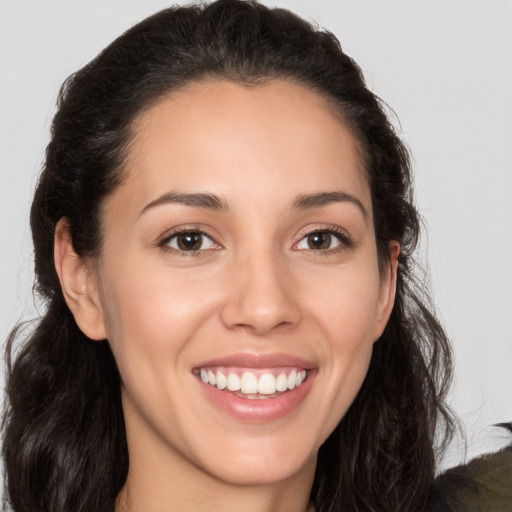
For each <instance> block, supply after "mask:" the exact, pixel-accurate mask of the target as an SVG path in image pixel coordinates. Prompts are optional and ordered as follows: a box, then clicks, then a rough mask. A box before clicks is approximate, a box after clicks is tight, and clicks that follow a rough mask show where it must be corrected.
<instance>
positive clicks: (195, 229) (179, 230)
mask: <svg viewBox="0 0 512 512" xmlns="http://www.w3.org/2000/svg"><path fill="white" fill-rule="evenodd" d="M187 233H197V234H200V235H202V236H204V237H206V238H208V239H209V240H211V241H212V242H213V243H214V244H215V245H216V247H215V248H209V249H198V250H195V251H192V250H191V251H185V250H180V249H176V248H174V247H170V246H169V242H170V241H171V240H172V239H173V238H175V237H177V236H179V235H185V234H187ZM156 245H157V246H158V247H159V248H160V249H162V250H164V251H166V252H171V253H174V254H178V255H180V256H199V255H201V254H202V253H205V252H209V251H212V250H213V251H215V250H219V249H223V246H222V245H221V244H220V243H219V242H217V240H216V237H214V235H212V234H211V233H209V232H208V230H207V229H205V228H204V227H199V226H194V225H181V226H176V227H174V228H172V229H171V230H169V231H167V232H166V233H165V234H163V235H162V236H161V237H160V238H159V239H158V241H157V243H156Z"/></svg>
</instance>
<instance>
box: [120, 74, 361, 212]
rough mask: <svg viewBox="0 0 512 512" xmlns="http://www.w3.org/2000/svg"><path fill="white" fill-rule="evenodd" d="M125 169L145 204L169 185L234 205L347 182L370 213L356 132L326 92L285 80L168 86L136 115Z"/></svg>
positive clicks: (128, 183)
mask: <svg viewBox="0 0 512 512" xmlns="http://www.w3.org/2000/svg"><path fill="white" fill-rule="evenodd" d="M125 170H126V179H125V182H124V185H123V186H124V187H130V188H131V189H132V191H133V192H134V193H135V194H136V196H137V197H134V198H133V199H134V202H135V203H139V204H138V206H139V207H140V206H141V203H143V202H144V201H148V200H150V199H151V198H152V196H154V195H155V194H159V193H160V194H161V193H162V192H165V191H166V189H169V190H176V191H179V192H190V191H203V190H204V191H208V192H213V193H218V194H220V195H228V196H229V195H232V196H233V197H232V198H231V200H233V201H235V202H236V201H238V200H240V198H241V197H244V196H245V195H247V194H250V195H254V194H256V193H257V192H258V191H259V192H260V193H261V194H263V195H269V193H270V191H272V194H274V195H275V196H276V198H277V197H278V196H282V201H283V202H284V203H285V202H286V201H287V200H288V199H287V198H289V197H292V196H293V197H295V196H296V195H299V194H301V193H304V192H325V191H330V190H337V189H343V190H345V191H346V192H349V193H352V194H355V195H357V196H358V197H359V199H360V200H361V202H362V203H363V204H365V206H366V207H367V209H368V211H371V206H370V203H371V200H370V197H369V189H368V186H367V180H366V178H365V172H364V169H363V165H362V163H361V158H360V157H359V151H358V147H357V142H356V140H355V139H354V137H353V135H352V133H351V131H350V130H349V129H348V127H347V126H346V125H345V124H344V122H343V121H342V118H341V116H340V114H339V113H338V112H337V111H335V109H334V108H333V106H332V105H331V104H330V103H329V102H328V101H327V100H326V99H325V98H324V97H323V96H321V95H320V94H317V93H315V92H312V91H311V90H309V89H306V88H305V87H303V86H301V85H298V84H295V83H291V82H287V81H277V80H276V81H271V82H268V83H266V84H264V85H257V86H243V85H239V84H235V83H231V82H226V81H207V82H202V83H194V84H191V85H189V86H187V87H186V88H184V89H181V90H179V91H177V92H172V93H170V94H169V95H167V96H165V97H163V98H161V99H160V100H158V101H157V102H156V103H155V104H153V105H152V106H151V107H150V108H149V109H147V110H146V111H144V112H143V113H142V114H140V115H139V117H138V118H137V119H136V120H135V122H134V124H133V139H132V141H131V145H130V148H129V151H128V157H127V161H126V169H125ZM123 186H122V187H121V188H123ZM347 189H348V190H347ZM237 196H238V197H237Z"/></svg>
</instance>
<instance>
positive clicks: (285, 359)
mask: <svg viewBox="0 0 512 512" xmlns="http://www.w3.org/2000/svg"><path fill="white" fill-rule="evenodd" d="M215 366H234V367H238V368H255V369H256V368H260V369H261V368H275V367H280V366H290V367H293V368H303V369H305V370H310V369H312V368H314V367H315V364H314V363H313V362H312V361H308V360H306V359H303V358H301V357H297V356H293V355H290V354H282V353H275V354H249V353H239V354H230V355H227V356H222V357H218V358H215V359H209V360H208V361H203V362H201V363H199V364H198V365H196V366H195V368H204V367H215Z"/></svg>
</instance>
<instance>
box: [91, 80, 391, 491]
mask: <svg viewBox="0 0 512 512" xmlns="http://www.w3.org/2000/svg"><path fill="white" fill-rule="evenodd" d="M125 176H126V179H125V180H124V182H123V184H122V185H121V186H120V187H119V188H118V189H117V190H116V191H115V192H114V193H113V194H112V195H111V196H110V197H109V198H108V199H107V201H106V202H105V204H104V208H103V217H102V230H103V245H102V249H101V255H100V257H99V262H98V264H97V266H96V268H97V274H96V278H97V288H98V297H99V298H98V312H99V318H100V321H101V323H102V325H103V327H104V330H105V334H106V337H107V338H108V340H109V342H110V344H111V347H112V350H113V352H114V355H115V358H116V361H117V364H118V366H119V370H120V374H121V378H122V396H123V407H124V412H125V418H126V426H127V436H128V443H129V449H130V463H131V464H132V462H133V463H135V461H137V460H142V459H143V458H144V457H146V458H147V459H148V460H149V459H151V464H153V465H156V466H159V465H160V466H161V467H162V468H163V467H169V466H173V467H175V468H180V471H183V472H186V471H188V469H187V468H191V467H193V468H195V470H199V471H201V472H202V473H204V474H208V475H211V476H213V477H215V478H218V479H221V480H223V481H227V482H233V483H265V482H271V481H282V480H284V479H287V478H291V477H293V475H295V474H298V473H300V472H301V471H305V470H308V471H310V470H311V468H313V470H314V465H315V461H316V454H317V450H318V448H319V447H320V445H321V444H322V443H323V441H324V440H325V439H326V438H327V436H328V435H329V434H330V433H331V432H332V430H333V429H334V428H335V427H336V425H337V424H338V422H339V421H340V419H341V418H342V417H343V415H344V414H345V412H346V411H347V409H348V407H349V406H350V404H351V402H352V401H353V400H354V398H355V396H356V394H357V392H358V390H359V388H360V386H361V384H362V382H363V379H364V377H365V374H366V372H367V369H368V365H369V360H370V356H371V352H372V346H373V343H374V341H375V340H376V339H377V338H378V337H379V336H380V334H381V332H382V330H383V328H384V326H385V323H386V321H387V318H388V315H389V312H390V308H391V304H392V302H393V293H394V265H393V263H391V264H389V265H387V266H386V268H385V270H384V271H382V272H379V265H378V258H377V252H376V244H375V237H374V231H373V218H372V209H371V197H370V192H369V188H368V184H367V181H366V178H365V173H364V170H363V168H362V165H361V161H360V159H359V157H358V151H357V148H356V144H355V141H354V139H353V137H352V135H351V133H350V131H349V130H348V129H347V127H346V126H344V124H343V122H342V121H341V119H340V117H339V116H337V115H336V114H335V113H333V111H332V108H331V107H330V106H329V104H328V103H327V102H326V101H325V100H324V99H323V98H322V97H321V96H319V95H317V94H315V93H313V92H311V91H308V90H306V89H304V88H302V87H301V86H298V85H295V84H292V83H288V82H283V81H274V82H270V83H268V84H267V85H263V86H256V87H242V86H239V85H235V84H232V83H228V82H222V81H212V82H207V83H201V84H195V85H191V86H189V87H188V88H186V89H185V90H182V91H180V92H177V93H173V94H170V95H169V96H168V97H166V98H164V99H162V100H160V101H159V102H158V103H156V104H155V105H154V106H152V107H151V108H150V109H149V110H148V111H146V112H144V113H143V114H141V116H140V117H139V118H138V119H137V121H136V123H135V125H134V138H133V142H132V144H131V147H130V150H129V155H128V159H127V163H126V170H125ZM85 330H87V327H85Z"/></svg>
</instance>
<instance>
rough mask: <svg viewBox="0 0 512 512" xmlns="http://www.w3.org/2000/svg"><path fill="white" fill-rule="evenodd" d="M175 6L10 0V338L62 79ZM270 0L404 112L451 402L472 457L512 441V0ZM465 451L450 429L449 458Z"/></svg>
mask: <svg viewBox="0 0 512 512" xmlns="http://www.w3.org/2000/svg"><path fill="white" fill-rule="evenodd" d="M171 3H172V2H168V1H161V0H146V1H135V0H123V1H112V0H109V1H108V2H105V1H98V0H70V1H63V0H61V1H56V0H53V1H52V0H43V1H36V0H34V1H30V0H21V1H20V0H10V1H9V0H4V1H1V0H0V194H1V198H0V219H1V220H0V230H1V231H0V240H1V244H2V245H1V246H2V251H1V252H0V289H1V291H2V293H1V294H0V339H2V340H4V339H5V338H6V336H7V334H8V332H9V330H10V329H11V328H12V326H13V325H14V323H15V322H16V321H17V320H18V319H21V318H22V319H28V318H31V317H33V316H34V315H35V314H36V309H35V307H34V302H33V300H32V296H31V287H32V279H33V276H32V254H31V245H30V234H29V229H28V211H29V205H30V200H31V194H32V192H33V189H34V186H35V183H36V179H37V174H38V171H39V169H40V166H41V162H42V159H43V153H44V148H45V145H46V144H47V142H48V130H49V125H50V121H51V117H52V115H53V112H54V104H55V99H56V95H57V91H58V88H59V86H60V84H61V83H62V81H63V80H64V79H65V78H66V77H67V76H68V75H69V74H70V73H72V72H73V71H75V70H76V69H78V68H79V67H80V66H82V65H83V64H85V63H86V62H87V61H88V60H89V59H91V58H92V57H93V56H94V55H95V54H96V53H97V52H98V51H100V50H101V49H102V48H103V47H104V46H105V45H106V44H108V43H109V42H110V41H111V40H112V39H113V38H114V37H115V36H117V35H118V34H120V33H121V32H122V31H123V30H125V29H126V28H128V27H129V26H131V25H132V24H134V23H135V22H136V21H138V20H140V19H142V18H143V17H145V16H146V15H148V14H151V13H153V12H154V11H157V10H159V9H161V8H164V7H167V6H169V5H170V4H171ZM181 3H185V2H181ZM265 3H267V4H269V5H280V6H284V7H288V8H290V9H292V10H294V11H296V12H297V13H299V14H302V15H303V16H305V17H307V18H310V19H314V20H316V21H317V22H318V23H319V24H320V25H321V26H323V27H326V28H328V29H330V30H331V31H333V32H334V33H335V34H336V35H337V36H338V37H339V39H340V40H341V42H342V45H343V47H344V49H345V50H346V51H347V52H348V53H349V54H350V55H352V56H353V57H354V58H355V59H356V60H357V61H358V62H359V63H360V65H361V66H362V68H363V70H364V72H365V76H366V77H367V80H368V83H369V85H370V87H371V88H372V89H373V90H374V91H376V92H377V94H379V95H380V96H381V97H382V98H383V99H385V100H386V101H387V103H388V104H389V105H390V106H391V107H392V108H393V109H394V111H395V112H396V114H397V116H398V119H399V120H400V125H401V133H402V136H403V138H404V139H405V140H406V142H407V143H408V145H409V147H410V149H411V151H412V153H413V156H414V167H415V172H416V192H417V200H418V204H419V207H420V211H421V213H422V215H423V217H424V220H425V225H426V230H427V232H428V236H424V237H423V240H422V245H421V251H420V255H421V258H422V259H423V260H424V261H425V262H426V263H427V264H428V267H429V270H430V275H431V280H432V286H433V290H434V298H435V302H436V304H437V306H438V309H439V312H440V316H441V318H442V320H443V321H444V323H445V325H446V328H447V331H448V333H449V335H450V336H451V338H452V340H453V343H454V347H455V355H456V375H455V382H454V388H453V391H452V397H451V402H452V404H453V406H454V408H455V410H456V411H457V412H458V413H459V415H460V416H461V418H462V420H463V422H464V424H465V427H466V430H467V436H468V456H469V457H471V456H474V455H476V454H478V453H481V452H483V451H486V450H495V449H497V448H499V447H500V446H503V445H504V444H505V443H506V442H507V436H506V435H505V434H504V433H502V432H501V431H500V430H499V429H496V428H493V427H490V425H491V424H493V423H496V422H503V421H512V371H511V366H512V343H511V342H512V313H511V312H512V234H511V233H512V201H511V200H510V195H511V192H512V177H511V176H512V168H511V166H512V95H511V91H512V3H511V2H510V1H506V0H480V1H471V0H423V1H421V0H409V1H406V0H401V1H398V0H395V1H392V0H378V1H373V2H372V1H368V0H366V1H361V0H359V1H347V0H341V1H334V0H332V1H326V0H320V1H316V2H311V1H305V0H302V1H300V0H288V1H267V2H265ZM398 119H397V118H393V122H394V123H395V124H396V125H397V126H398ZM463 457H464V444H463V442H462V440H461V439H456V440H455V441H454V443H453V445H452V447H451V449H450V451H449V452H448V454H447V457H446V459H445V461H444V462H443V465H444V466H450V465H453V464H456V463H458V462H459V461H460V460H462V458H463Z"/></svg>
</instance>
